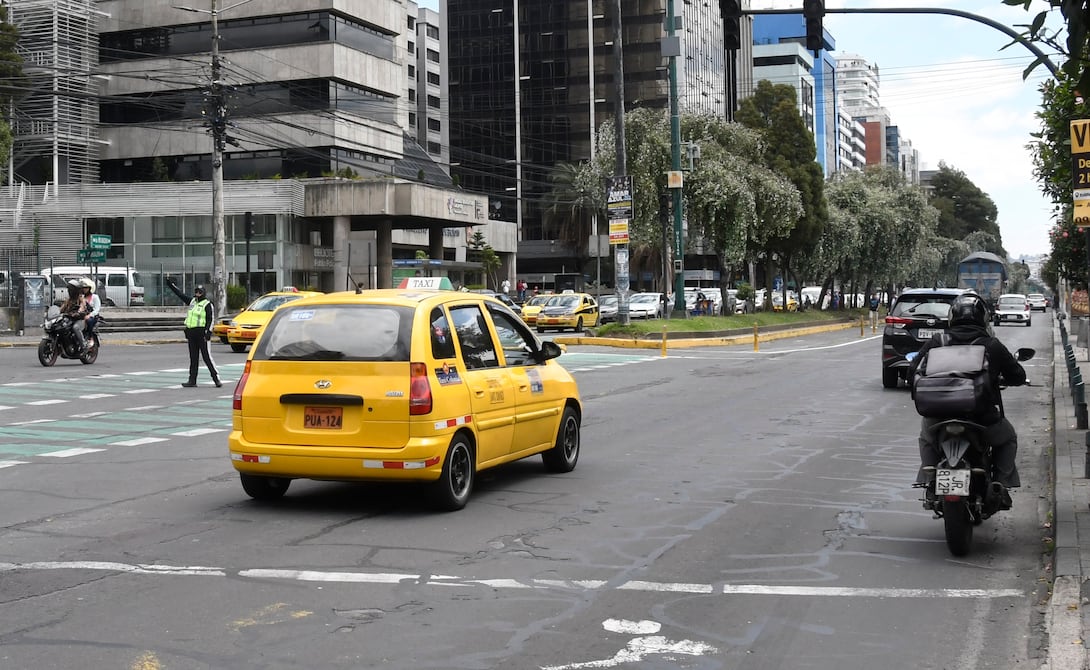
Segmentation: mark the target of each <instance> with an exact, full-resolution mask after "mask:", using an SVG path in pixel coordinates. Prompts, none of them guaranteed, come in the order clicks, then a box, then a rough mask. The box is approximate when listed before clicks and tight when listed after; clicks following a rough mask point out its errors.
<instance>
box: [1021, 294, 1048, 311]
mask: <svg viewBox="0 0 1090 670" xmlns="http://www.w3.org/2000/svg"><path fill="white" fill-rule="evenodd" d="M1026 298H1027V299H1029V307H1030V310H1031V311H1037V310H1040V311H1042V312H1044V311H1047V310H1048V298H1046V297H1045V295H1044V294H1043V293H1030V294H1029V295H1027V296H1026Z"/></svg>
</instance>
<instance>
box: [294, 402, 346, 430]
mask: <svg viewBox="0 0 1090 670" xmlns="http://www.w3.org/2000/svg"><path fill="white" fill-rule="evenodd" d="M343 412H344V409H343V408H341V407H304V408H303V428H329V429H333V430H340V429H341V419H342V415H343Z"/></svg>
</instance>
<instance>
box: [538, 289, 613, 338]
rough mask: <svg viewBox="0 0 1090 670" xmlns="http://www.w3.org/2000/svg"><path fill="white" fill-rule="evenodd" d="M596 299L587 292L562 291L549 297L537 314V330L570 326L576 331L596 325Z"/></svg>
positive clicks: (541, 331)
mask: <svg viewBox="0 0 1090 670" xmlns="http://www.w3.org/2000/svg"><path fill="white" fill-rule="evenodd" d="M598 314H599V313H598V301H597V300H595V299H594V296H592V295H589V294H587V293H574V292H564V293H562V294H560V295H554V296H553V297H551V298H549V301H548V302H547V303H545V306H544V307H542V308H541V311H540V312H538V315H537V332H539V333H544V332H545V331H546V330H548V329H550V328H555V329H556V330H563V329H565V328H571V329H572V330H574V331H575V332H577V333H581V332H583V328H584V327H585V326H591V327H594V326H597V325H598V318H599V316H598Z"/></svg>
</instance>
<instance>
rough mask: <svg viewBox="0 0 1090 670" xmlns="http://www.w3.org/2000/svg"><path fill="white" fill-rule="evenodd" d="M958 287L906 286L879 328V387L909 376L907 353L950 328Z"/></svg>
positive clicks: (961, 290) (960, 292)
mask: <svg viewBox="0 0 1090 670" xmlns="http://www.w3.org/2000/svg"><path fill="white" fill-rule="evenodd" d="M965 292H966V291H965V289H960V288H937V289H929V288H928V289H923V288H916V289H905V290H904V291H902V292H901V295H899V296H897V299H896V300H895V301H894V302H893V305H892V306H890V309H889V314H888V315H886V320H885V327H884V328H883V329H882V386H884V387H885V388H888V389H889V388H896V387H897V382H898V380H899V379H905V380H906V381H907V377H908V367H909V360H908V359H907V358H906V355H907V354H910V353H915V352H917V351H919V350H920V348H921V347H923V344H924V342H926V341H928V340H930V339H931V337H932V336H933V335H936V334H938V333H945V332H946V331H947V330H949V328H950V305H951V304H952V303H953V302H954V299H955V298H957V297H958V296H959V295H961V294H963V293H965Z"/></svg>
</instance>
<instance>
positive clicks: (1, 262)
mask: <svg viewBox="0 0 1090 670" xmlns="http://www.w3.org/2000/svg"><path fill="white" fill-rule="evenodd" d="M39 262H40V261H39V258H38V248H37V247H33V246H25V247H0V307H18V306H19V305H20V304H21V303H22V292H21V291H20V288H21V287H20V282H19V281H18V279H19V277H20V276H22V275H25V274H37V273H38V268H39V267H40V265H39Z"/></svg>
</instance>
